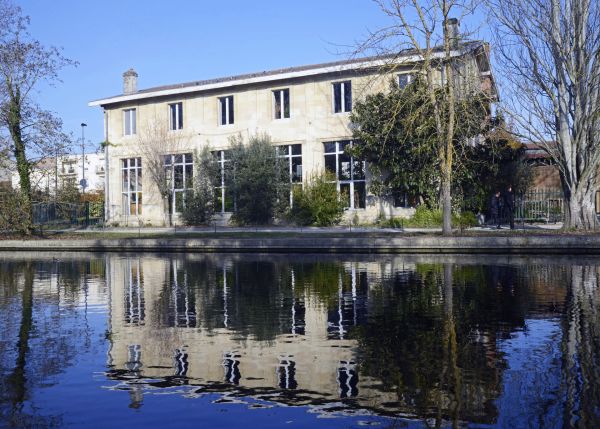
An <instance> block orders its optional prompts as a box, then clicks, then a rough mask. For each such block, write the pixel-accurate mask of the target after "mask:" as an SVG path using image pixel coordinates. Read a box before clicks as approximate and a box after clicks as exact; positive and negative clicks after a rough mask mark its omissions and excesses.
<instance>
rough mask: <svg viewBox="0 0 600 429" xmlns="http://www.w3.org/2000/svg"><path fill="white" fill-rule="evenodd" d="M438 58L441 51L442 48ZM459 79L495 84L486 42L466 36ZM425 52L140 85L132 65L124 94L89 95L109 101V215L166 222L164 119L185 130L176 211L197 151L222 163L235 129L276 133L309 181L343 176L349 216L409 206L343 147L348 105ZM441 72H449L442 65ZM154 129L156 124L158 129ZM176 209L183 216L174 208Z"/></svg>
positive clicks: (176, 167) (173, 161) (221, 205)
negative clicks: (161, 183)
mask: <svg viewBox="0 0 600 429" xmlns="http://www.w3.org/2000/svg"><path fill="white" fill-rule="evenodd" d="M435 55H436V56H437V58H441V57H442V55H443V52H442V51H441V50H440V51H436V53H435ZM453 56H455V57H457V58H460V59H461V61H460V64H461V65H460V67H459V68H458V71H459V73H458V75H457V76H459V78H460V79H461V81H464V82H468V83H469V85H472V84H473V83H474V84H475V86H476V88H478V89H483V90H486V91H493V90H494V88H495V87H494V83H493V79H492V76H491V71H490V66H489V49H488V45H487V44H485V43H483V42H469V43H466V44H461V45H460V47H458V48H457V49H456V50H455V51H454V52H453ZM419 59H420V58H419V56H418V55H416V54H415V53H414V52H408V51H407V52H406V53H404V54H401V55H397V56H393V57H392V56H379V57H369V58H362V59H355V60H348V61H340V62H334V63H326V64H318V65H309V66H302V67H294V68H288V69H281V70H273V71H266V72H261V73H255V74H247V75H239V76H232V77H226V78H220V79H212V80H205V81H198V82H190V83H184V84H178V85H170V86H163V87H156V88H149V89H143V90H138V89H137V73H136V72H135V71H134V70H132V69H130V70H129V71H127V72H126V73H124V75H123V77H124V88H123V94H121V95H117V96H114V97H109V98H105V99H101V100H97V101H93V102H91V103H89V105H90V106H100V107H102V108H103V111H104V130H105V139H106V141H107V142H108V144H107V146H106V147H107V149H106V150H107V156H106V172H107V180H106V184H107V187H106V189H105V193H106V197H105V198H106V220H107V222H110V223H113V224H122V225H127V224H128V225H137V224H144V225H147V224H152V225H162V224H165V223H166V222H167V216H168V215H167V213H166V207H167V205H166V204H165V202H164V201H163V199H162V198H161V196H160V193H159V192H158V188H157V186H156V184H155V183H153V181H152V178H151V175H150V174H148V165H147V162H146V159H145V156H144V154H145V151H147V148H145V147H144V135H145V134H146V135H147V134H148V132H149V131H148V130H154V131H156V127H157V125H159V126H160V127H166V129H167V132H168V133H169V136H171V137H173V136H177V138H176V140H177V141H178V142H179V143H178V144H177V145H176V147H167V146H168V145H165V148H164V154H163V155H164V159H165V168H166V169H168V170H169V171H170V172H171V173H170V174H171V175H172V180H170V183H171V185H172V187H173V189H172V191H173V192H172V193H173V199H174V201H173V204H170V206H172V210H173V211H174V212H175V215H177V212H178V211H180V210H181V207H182V205H183V204H184V203H185V193H186V191H187V190H188V189H189V188H190V187H191V183H192V180H191V178H192V177H193V175H194V165H193V164H194V156H193V154H194V152H195V151H199V150H201V149H202V148H203V147H204V146H209V148H210V150H211V151H212V152H213V153H214V155H215V157H216V159H217V161H218V162H219V165H220V166H221V167H222V169H223V167H224V165H225V164H226V163H227V162H228V152H227V151H228V148H229V147H230V139H231V138H232V137H236V136H242V137H243V138H244V139H247V138H248V137H250V136H253V135H257V134H268V135H269V136H270V138H271V140H272V142H273V144H274V146H277V147H278V153H279V154H280V156H282V157H285V159H286V160H287V162H288V166H289V171H290V181H291V182H292V183H293V184H296V185H298V186H302V184H305V183H307V182H308V181H309V180H310V178H311V177H312V176H313V175H315V174H318V173H320V172H322V171H324V170H329V171H331V172H332V173H333V174H334V175H335V176H336V179H337V181H336V185H337V189H338V191H339V192H340V195H343V196H345V197H346V198H347V202H346V205H347V207H348V209H347V212H346V218H347V219H353V220H356V219H358V220H360V221H373V220H375V219H376V218H378V217H391V216H397V217H401V216H408V215H410V214H411V213H412V209H411V208H409V207H407V204H406V199H405V198H398V197H396V198H394V197H392V196H391V195H390V197H389V198H388V197H376V196H375V195H372V194H371V193H370V192H369V182H370V179H371V177H370V173H369V167H368V165H366V164H365V163H364V162H361V161H358V160H355V159H353V158H352V157H351V156H349V155H348V154H347V153H346V152H345V148H346V147H348V146H352V145H354V144H357V143H356V142H354V141H353V139H352V129H351V124H350V121H349V115H350V112H351V111H352V108H353V104H354V103H355V102H356V101H357V100H361V99H363V98H364V97H365V96H366V95H368V94H371V93H375V92H379V91H385V90H387V89H388V88H389V84H390V80H391V79H393V80H395V81H396V82H397V83H398V84H399V85H400V86H403V85H406V84H407V83H409V82H410V81H411V79H413V77H414V75H415V70H416V69H417V66H418V62H419ZM438 79H439V80H440V81H441V80H443V75H442V73H441V72H440V73H439V74H438ZM155 133H156V132H155ZM227 188H228V184H227V183H226V182H225V175H223V182H222V183H221V186H220V187H219V188H218V189H217V195H218V207H217V212H218V215H217V217H218V222H222V223H225V222H227V220H228V218H229V215H230V214H231V211H232V210H233V202H232V196H231V195H229V193H228V192H227ZM175 219H177V216H175Z"/></svg>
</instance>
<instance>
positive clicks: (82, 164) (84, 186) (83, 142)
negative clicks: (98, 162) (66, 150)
mask: <svg viewBox="0 0 600 429" xmlns="http://www.w3.org/2000/svg"><path fill="white" fill-rule="evenodd" d="M85 127H87V124H86V123H84V122H82V123H81V182H80V184H81V190H82V191H83V195H85V188H86V187H87V183H86V182H85V135H84V129H85Z"/></svg>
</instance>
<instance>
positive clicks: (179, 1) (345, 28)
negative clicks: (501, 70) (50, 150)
mask: <svg viewBox="0 0 600 429" xmlns="http://www.w3.org/2000/svg"><path fill="white" fill-rule="evenodd" d="M13 1H14V2H15V3H16V4H17V5H19V6H20V7H21V8H22V10H23V13H24V14H25V15H28V16H29V17H30V19H31V23H30V27H29V31H30V33H31V35H32V36H33V37H34V38H36V39H38V40H40V41H41V42H42V43H43V44H44V45H46V46H50V45H52V46H56V47H60V48H62V49H63V55H64V56H65V57H67V58H70V59H72V60H75V61H77V62H78V66H77V67H70V68H66V69H63V70H62V71H61V72H60V78H61V80H62V82H60V83H58V84H56V85H55V86H53V87H47V86H43V87H40V91H39V93H38V94H37V100H38V101H39V103H40V104H41V106H42V107H43V108H45V109H48V110H51V111H53V112H55V113H56V114H57V115H58V116H59V117H61V118H62V120H63V125H64V130H65V131H66V132H71V133H73V135H74V136H75V137H76V138H81V126H80V124H81V123H82V122H83V123H86V124H87V127H86V128H85V140H86V142H87V144H88V150H90V149H93V148H96V147H98V144H99V143H100V142H101V141H102V140H103V130H102V110H101V108H100V107H88V105H87V104H88V102H90V101H92V100H96V99H100V98H105V97H109V96H113V95H117V94H121V93H122V74H123V72H125V71H126V70H127V69H129V68H130V67H133V68H134V69H135V70H136V71H137V72H138V75H139V77H138V89H144V88H149V87H153V86H159V85H167V84H173V83H180V82H188V81H193V80H203V79H210V78H216V77H223V76H230V75H236V74H241V73H250V72H259V71H263V70H271V69H277V68H282V67H291V66H300V65H305V64H314V63H321V62H327V61H338V60H342V59H345V58H347V57H348V56H349V52H350V51H352V49H353V46H356V43H357V41H359V40H363V39H364V37H366V35H367V34H368V30H369V29H376V28H381V27H382V26H385V25H386V24H388V23H389V21H388V18H387V17H386V16H385V14H383V13H382V12H381V11H380V9H379V7H378V6H377V5H376V4H375V3H373V2H372V1H370V0H320V1H319V0H301V1H295V2H292V1H285V0H278V1H275V0H255V1H247V0H220V1H208V0H195V1H193V0H190V1H183V0H171V1H169V2H166V1H157V0H102V1H93V0H79V1H76V0H52V1H50V0H20V1H19V0H13Z"/></svg>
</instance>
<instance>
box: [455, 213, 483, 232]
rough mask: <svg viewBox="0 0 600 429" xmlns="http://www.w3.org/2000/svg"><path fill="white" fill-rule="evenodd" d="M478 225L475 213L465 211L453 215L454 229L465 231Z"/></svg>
mask: <svg viewBox="0 0 600 429" xmlns="http://www.w3.org/2000/svg"><path fill="white" fill-rule="evenodd" d="M477 225H478V223H477V216H475V213H473V212H469V211H464V212H461V213H453V214H452V226H454V227H457V228H460V229H465V228H471V227H473V226H477Z"/></svg>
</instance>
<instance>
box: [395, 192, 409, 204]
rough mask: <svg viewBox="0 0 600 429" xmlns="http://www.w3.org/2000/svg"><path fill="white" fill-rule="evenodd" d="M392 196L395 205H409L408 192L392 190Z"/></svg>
mask: <svg viewBox="0 0 600 429" xmlns="http://www.w3.org/2000/svg"><path fill="white" fill-rule="evenodd" d="M392 198H393V200H394V207H408V195H407V194H406V192H404V191H401V190H394V191H393V192H392Z"/></svg>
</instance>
